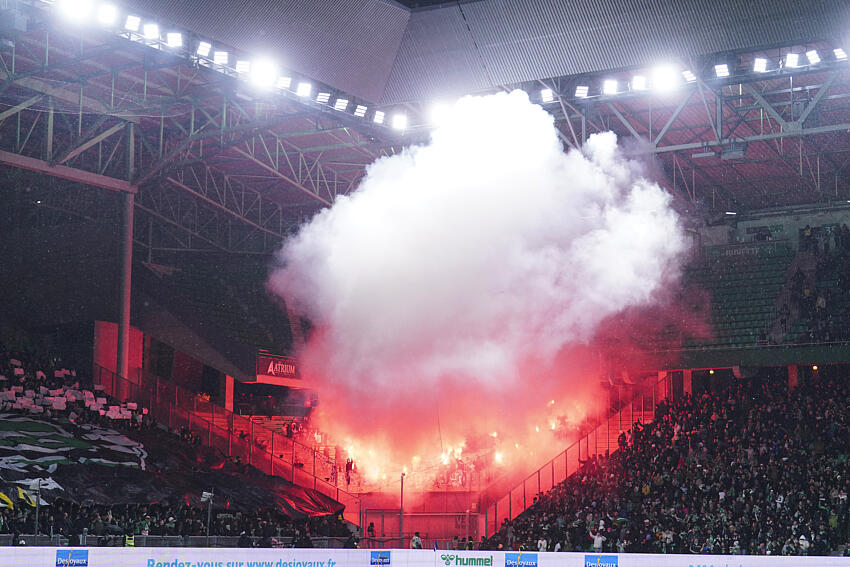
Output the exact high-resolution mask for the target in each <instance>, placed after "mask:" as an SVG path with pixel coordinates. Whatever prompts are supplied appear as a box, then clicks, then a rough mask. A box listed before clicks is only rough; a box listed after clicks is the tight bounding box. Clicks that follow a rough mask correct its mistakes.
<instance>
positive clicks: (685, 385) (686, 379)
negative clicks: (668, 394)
mask: <svg viewBox="0 0 850 567" xmlns="http://www.w3.org/2000/svg"><path fill="white" fill-rule="evenodd" d="M682 393H683V394H692V393H693V388H692V385H691V371H690V370H682Z"/></svg>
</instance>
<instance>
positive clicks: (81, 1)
mask: <svg viewBox="0 0 850 567" xmlns="http://www.w3.org/2000/svg"><path fill="white" fill-rule="evenodd" d="M93 7H94V6H93V2H92V0H62V1H61V2H59V10H60V11H61V12H62V15H63V16H64V17H65V18H66V19H68V20H70V21H72V22H75V23H76V22H82V21H83V20H85V19H86V18H87V17H88V16H89V14H90V13H91V10H92V8H93Z"/></svg>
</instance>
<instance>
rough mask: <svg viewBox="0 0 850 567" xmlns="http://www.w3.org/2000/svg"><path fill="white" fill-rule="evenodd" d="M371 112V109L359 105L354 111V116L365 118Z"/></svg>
mask: <svg viewBox="0 0 850 567" xmlns="http://www.w3.org/2000/svg"><path fill="white" fill-rule="evenodd" d="M367 110H369V107H368V106H366V105H365V104H358V105H357V108H355V109H354V116H356V117H357V118H363V117H364V116H366V111H367Z"/></svg>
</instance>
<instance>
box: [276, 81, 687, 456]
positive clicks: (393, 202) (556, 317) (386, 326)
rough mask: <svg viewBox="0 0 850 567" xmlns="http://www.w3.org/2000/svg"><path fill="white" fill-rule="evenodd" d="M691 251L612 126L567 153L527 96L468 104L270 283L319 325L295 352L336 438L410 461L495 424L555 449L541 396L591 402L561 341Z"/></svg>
mask: <svg viewBox="0 0 850 567" xmlns="http://www.w3.org/2000/svg"><path fill="white" fill-rule="evenodd" d="M684 247H685V244H684V238H683V235H682V232H681V228H680V226H679V222H678V218H677V215H676V213H675V212H674V211H673V210H672V209H671V207H670V196H669V195H668V194H667V193H666V192H665V191H663V190H662V189H661V188H660V187H658V186H657V185H656V184H654V183H652V182H651V181H649V180H648V179H646V178H645V177H643V168H642V167H641V165H640V164H639V163H637V162H634V161H629V160H627V159H625V158H624V156H623V155H622V154H621V153H620V152H619V150H618V149H617V140H616V136H615V135H614V134H613V133H605V134H600V135H596V136H593V137H591V138H590V139H589V140H588V142H587V143H586V144H585V146H584V148H583V149H582V150H581V151H570V152H568V153H564V151H563V149H562V147H561V144H560V141H559V139H558V136H557V132H556V129H555V126H554V124H553V118H552V116H550V115H549V114H548V113H546V112H545V111H544V110H543V109H542V108H541V107H539V106H536V105H533V104H531V103H530V102H529V100H528V97H527V96H526V94H525V93H523V92H522V91H517V92H513V93H510V94H505V93H502V94H497V95H493V96H486V97H466V98H464V99H461V100H460V101H458V102H457V103H456V104H455V105H454V107H453V108H452V109H451V110H449V111H448V113H447V114H446V115H445V117H444V120H443V122H442V125H441V126H440V127H439V128H438V129H437V130H435V131H434V133H433V135H432V139H431V141H430V143H428V144H427V145H424V146H420V147H412V148H408V149H406V150H405V151H404V152H402V153H401V154H399V155H396V156H393V157H389V158H383V159H380V160H378V161H377V162H375V163H374V164H373V165H372V166H371V167H370V168H369V170H368V172H367V175H366V177H365V178H364V180H363V182H362V184H361V185H360V187H359V188H358V189H357V191H356V192H354V193H353V194H352V195H351V196H348V197H345V196H343V197H339V198H338V200H337V201H336V203H335V204H334V206H333V207H331V208H329V209H325V210H323V211H322V212H321V213H319V214H318V215H316V216H315V217H314V218H313V219H312V221H311V222H309V223H308V224H306V225H304V226H303V227H302V228H301V230H300V232H299V233H298V234H297V235H296V236H295V237H293V238H292V239H290V240H289V241H288V242H286V243H285V245H284V247H283V248H282V250H281V251H280V254H279V267H278V268H277V269H275V270H274V271H273V273H272V275H271V277H270V281H269V286H270V288H271V289H272V290H273V291H275V292H276V293H278V294H280V295H281V296H282V297H284V298H285V299H286V300H287V301H289V302H290V305H294V306H295V307H296V309H297V310H299V311H300V312H301V313H303V314H304V315H305V316H307V317H308V318H309V319H310V320H311V321H312V323H313V325H314V329H315V332H314V333H313V336H312V337H311V339H310V341H309V344H308V347H307V349H306V352H304V353H300V354H301V358H302V362H303V363H304V366H305V367H306V368H305V374H307V376H308V379H310V380H313V381H314V382H313V385H316V384H315V382H317V381H318V382H320V384H318V385H319V386H323V385H324V386H330V387H329V388H327V389H323V390H322V391H321V392H320V395H321V396H322V406H321V407H322V408H324V410H325V411H330V413H331V420H328V421H325V422H323V423H322V424H321V426H322V428H323V429H332V430H334V429H335V431H332V432H333V433H335V434H336V438H337V439H340V440H343V439H349V438H351V436H352V435H357V434H362V433H363V432H364V431H369V432H373V434H374V435H375V436H380V437H381V438H382V441H381V446H382V447H385V448H388V450H390V451H392V452H393V453H395V454H397V455H402V454H404V455H406V456H407V457H410V456H411V455H414V454H420V451H422V450H423V447H424V448H425V449H424V450H425V451H431V449H433V447H434V446H435V444H436V443H438V442H439V443H440V445H442V443H443V440H444V438H451V439H452V442H453V443H457V442H460V441H461V440H463V439H469V438H470V435H473V436H474V435H482V434H483V435H488V434H489V432H491V431H493V430H494V429H499V430H501V431H506V430H507V431H513V432H514V433H515V434H516V436H517V437H516V438H517V439H518V440H519V443H517V445H516V446H517V447H521V446H529V447H530V446H531V445H532V443H536V445H537V447H542V448H545V446H546V442H545V441H544V440H543V439H542V438H541V437H539V436H538V434H537V433H536V432H537V431H540V427H539V426H540V425H541V414H540V412H539V411H537V410H538V409H539V408H540V407H541V406H542V405H543V404H546V403H549V400H550V399H553V400H554V399H555V398H559V402H558V405H557V407H559V408H560V407H562V406H561V402H560V400H566V401H568V403H569V404H572V405H570V406H569V407H571V408H573V409H570V410H569V411H570V412H571V413H572V414H573V416H572V418H574V419H575V421H580V420H581V419H582V418H583V417H584V413H586V412H587V411H590V408H591V407H592V406H593V405H594V403H598V396H596V393H597V390H596V389H597V388H598V380H597V381H596V382H594V380H593V379H590V380H589V379H588V377H589V376H590V375H591V374H592V368H591V367H590V366H588V364H587V363H586V361H585V362H580V361H579V360H578V358H572V359H571V358H570V357H573V355H567V356H566V358H567V360H568V362H566V363H565V362H564V358H565V357H564V356H563V353H564V352H566V350H564V347H565V346H566V345H571V344H573V345H574V344H576V343H582V342H585V341H588V340H589V339H591V338H592V337H593V334H594V331H595V330H596V329H597V327H598V325H599V324H600V322H601V321H602V320H603V319H605V318H606V317H608V316H610V315H613V314H615V313H618V312H619V311H621V310H623V309H624V308H626V307H630V306H637V305H645V304H648V303H649V302H651V301H652V298H653V294H654V292H656V291H657V290H658V288H659V287H660V286H661V284H662V283H664V282H666V281H669V280H670V277H669V276H671V274H674V273H675V272H676V270H677V268H678V264H679V258H680V256H681V255H682V252H683V251H684ZM556 360H557V362H555V361H556ZM529 374H530V375H531V376H529ZM528 384H533V387H529V386H528ZM595 398H596V399H595ZM470 403H472V404H477V405H478V407H484V408H486V409H485V411H483V412H479V413H477V414H476V415H477V416H478V417H476V419H475V420H470V419H469V418H468V415H469V414H468V411H469V404H470ZM435 407H436V408H437V409H436V410H435ZM441 412H442V413H441ZM583 412H584V413H583ZM440 415H442V420H441V421H440V420H439V419H440ZM482 415H484V416H487V417H486V419H485V418H482V417H481V416H482ZM355 422H356V423H355ZM432 424H433V430H432ZM542 425H543V426H544V427H545V426H546V424H545V423H542ZM423 430H427V432H425V431H423ZM437 432H438V433H439V439H437V437H436V435H437ZM524 432H530V433H528V435H527V436H526V437H522V436H523V435H524V434H525V433H524ZM429 435H430V436H429ZM532 438H533V439H536V440H537V441H533V440H532ZM499 439H502V437H501V436H500V437H499ZM346 443H347V441H346ZM417 443H418V445H417ZM440 445H437V446H440ZM511 445H513V444H512V443H511ZM541 450H542V449H541ZM436 454H437V455H438V454H439V453H436ZM395 462H396V463H399V462H405V461H404V460H403V459H402V460H397V461H395Z"/></svg>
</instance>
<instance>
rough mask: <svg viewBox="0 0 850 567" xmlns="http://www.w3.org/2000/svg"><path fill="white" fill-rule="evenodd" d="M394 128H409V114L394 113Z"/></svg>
mask: <svg viewBox="0 0 850 567" xmlns="http://www.w3.org/2000/svg"><path fill="white" fill-rule="evenodd" d="M393 128H395V129H396V130H404V129H405V128H407V116H405V115H404V114H395V115H393Z"/></svg>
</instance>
